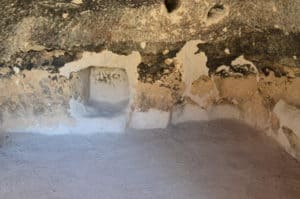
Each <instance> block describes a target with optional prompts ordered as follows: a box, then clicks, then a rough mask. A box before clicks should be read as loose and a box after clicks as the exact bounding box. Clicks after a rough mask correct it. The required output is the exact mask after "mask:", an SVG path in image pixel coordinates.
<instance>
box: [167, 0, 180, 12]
mask: <svg viewBox="0 0 300 199" xmlns="http://www.w3.org/2000/svg"><path fill="white" fill-rule="evenodd" d="M179 3H180V2H179V0H165V6H166V8H167V10H168V12H169V13H171V12H173V11H174V10H176V9H177V8H178V7H179Z"/></svg>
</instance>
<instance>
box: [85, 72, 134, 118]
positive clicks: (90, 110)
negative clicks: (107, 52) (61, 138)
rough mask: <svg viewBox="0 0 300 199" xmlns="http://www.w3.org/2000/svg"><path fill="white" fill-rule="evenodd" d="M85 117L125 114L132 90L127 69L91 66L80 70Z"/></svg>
mask: <svg viewBox="0 0 300 199" xmlns="http://www.w3.org/2000/svg"><path fill="white" fill-rule="evenodd" d="M79 77H80V79H81V81H82V98H83V99H82V103H83V105H84V106H85V111H84V113H83V115H82V116H84V117H115V116H120V115H121V114H125V113H126V110H127V108H128V105H129V100H130V90H129V81H128V75H127V73H126V70H125V69H121V68H110V67H93V66H92V67H89V68H86V69H83V70H81V71H79Z"/></svg>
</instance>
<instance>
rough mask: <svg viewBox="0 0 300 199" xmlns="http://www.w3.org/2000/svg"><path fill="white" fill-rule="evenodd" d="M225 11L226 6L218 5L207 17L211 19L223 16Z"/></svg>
mask: <svg viewBox="0 0 300 199" xmlns="http://www.w3.org/2000/svg"><path fill="white" fill-rule="evenodd" d="M224 11H225V7H224V5H222V4H216V5H214V6H213V7H212V8H211V9H210V10H209V11H208V14H207V17H208V18H211V17H215V16H218V15H221V14H223V13H224Z"/></svg>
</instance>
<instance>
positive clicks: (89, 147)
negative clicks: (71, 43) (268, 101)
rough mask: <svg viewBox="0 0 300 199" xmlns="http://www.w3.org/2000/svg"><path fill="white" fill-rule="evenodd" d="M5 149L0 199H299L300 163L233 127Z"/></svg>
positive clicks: (21, 143) (30, 140)
mask: <svg viewBox="0 0 300 199" xmlns="http://www.w3.org/2000/svg"><path fill="white" fill-rule="evenodd" d="M0 143H1V147H0V199H20V198H24V199H34V198H39V199H83V198H85V199H99V198H101V199H126V198H128V199H135V198H136V199H146V198H147V199H150V198H153V199H160V198H161V199H169V198H170V199H171V198H172V199H299V198H300V163H299V162H297V161H296V160H294V159H293V158H291V157H290V155H288V154H287V153H286V152H284V151H283V150H282V149H281V148H280V147H279V146H278V145H277V144H276V143H275V142H274V141H273V140H271V139H270V138H268V137H266V136H265V135H264V134H263V133H260V132H257V131H255V130H253V129H251V128H250V127H247V126H244V125H242V124H238V123H236V122H233V121H225V120H222V121H214V122H208V123H186V124H182V125H179V126H173V127H170V128H168V129H165V130H151V131H150V130H147V131H146V130H144V131H136V130H131V131H128V132H127V133H126V134H119V135H116V134H98V135H85V136H80V135H59V136H58V135H57V136H45V135H38V134H20V133H18V134H17V133H15V134H9V135H4V136H2V138H1V142H0Z"/></svg>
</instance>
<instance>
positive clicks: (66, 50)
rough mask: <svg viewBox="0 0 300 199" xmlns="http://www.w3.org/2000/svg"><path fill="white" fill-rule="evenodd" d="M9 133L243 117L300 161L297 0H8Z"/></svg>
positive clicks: (0, 112)
mask: <svg viewBox="0 0 300 199" xmlns="http://www.w3.org/2000/svg"><path fill="white" fill-rule="evenodd" d="M2 4H3V8H4V9H3V12H1V13H0V16H1V18H2V19H1V20H0V44H1V45H0V91H1V92H0V125H1V126H0V127H1V131H21V132H42V133H47V134H59V133H95V132H123V131H124V129H126V128H138V129H149V128H166V127H167V126H168V125H172V124H178V123H181V122H186V121H203V120H214V119H224V118H225V119H237V120H240V121H242V122H245V123H247V124H249V125H251V126H253V127H255V128H258V129H260V130H262V131H263V132H266V133H268V134H269V135H270V136H272V137H273V138H274V139H276V140H277V141H278V143H279V144H280V145H281V146H283V147H284V148H285V149H286V150H287V151H288V152H289V153H290V154H291V155H293V156H294V157H296V158H298V159H300V133H299V130H298V129H299V122H300V116H299V114H300V113H299V111H300V68H299V66H300V61H299V57H300V35H299V31H300V19H299V17H298V15H299V14H300V2H299V1H298V0H289V1H288V0H280V1H279V0H266V1H262V0H255V1H240V0H206V1H199V0H166V1H163V0H151V1H148V0H147V1H146V0H139V1H138V0H126V1H125V0H122V1H120V0H94V1H91V0H76V1H75V0H74V1H67V0H53V1H51V2H50V1H48V0H40V1H34V0H28V1H19V0H8V1H5V2H3V3H2Z"/></svg>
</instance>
